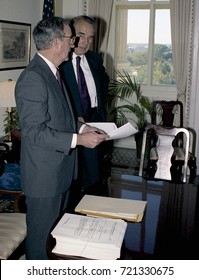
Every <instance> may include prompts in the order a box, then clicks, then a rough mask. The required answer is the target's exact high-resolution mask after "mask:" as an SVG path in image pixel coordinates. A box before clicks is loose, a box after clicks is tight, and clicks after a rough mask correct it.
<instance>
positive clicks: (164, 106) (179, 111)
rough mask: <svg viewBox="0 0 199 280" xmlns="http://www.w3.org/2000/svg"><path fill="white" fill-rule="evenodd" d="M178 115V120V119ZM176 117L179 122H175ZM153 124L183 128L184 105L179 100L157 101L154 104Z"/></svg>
mask: <svg viewBox="0 0 199 280" xmlns="http://www.w3.org/2000/svg"><path fill="white" fill-rule="evenodd" d="M177 115H178V118H177V117H176V116H177ZM175 117H176V119H177V120H178V122H177V121H176V122H175ZM151 122H152V124H156V125H162V126H166V127H172V126H177V127H183V104H182V102H181V101H179V100H171V101H166V100H155V101H153V103H152V115H151Z"/></svg>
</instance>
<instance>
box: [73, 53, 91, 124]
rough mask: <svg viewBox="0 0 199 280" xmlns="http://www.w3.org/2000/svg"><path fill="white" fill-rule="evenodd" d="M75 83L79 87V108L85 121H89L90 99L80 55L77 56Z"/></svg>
mask: <svg viewBox="0 0 199 280" xmlns="http://www.w3.org/2000/svg"><path fill="white" fill-rule="evenodd" d="M76 60H77V83H78V88H79V94H80V99H81V108H82V113H83V116H82V117H83V118H84V120H85V121H89V116H90V111H91V101H90V96H89V93H88V88H87V85H86V80H85V76H84V73H83V71H82V68H81V66H80V60H81V57H80V56H77V57H76Z"/></svg>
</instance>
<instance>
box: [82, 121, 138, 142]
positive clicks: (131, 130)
mask: <svg viewBox="0 0 199 280" xmlns="http://www.w3.org/2000/svg"><path fill="white" fill-rule="evenodd" d="M87 124H88V125H90V126H94V127H97V128H99V129H102V130H104V131H105V132H106V133H107V134H108V136H109V138H107V140H113V139H120V138H125V137H128V136H131V135H133V134H135V133H136V132H138V130H137V129H136V128H135V127H134V126H133V125H132V124H131V123H130V122H128V123H126V124H124V125H123V126H121V127H119V128H117V126H116V124H115V123H113V122H94V123H87Z"/></svg>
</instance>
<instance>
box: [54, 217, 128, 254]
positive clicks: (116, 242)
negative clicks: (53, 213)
mask: <svg viewBox="0 0 199 280" xmlns="http://www.w3.org/2000/svg"><path fill="white" fill-rule="evenodd" d="M126 227H127V223H126V222H124V221H122V220H119V219H118V220H114V219H106V218H94V217H87V216H82V215H75V214H68V213H66V214H64V216H63V217H62V218H61V220H60V221H59V223H58V224H57V226H56V227H55V228H54V230H53V231H52V232H51V234H52V236H53V237H54V238H55V239H56V246H55V247H54V249H53V253H57V254H65V255H73V256H80V257H85V258H89V259H117V258H119V257H120V250H121V245H122V242H123V239H124V234H125V231H126Z"/></svg>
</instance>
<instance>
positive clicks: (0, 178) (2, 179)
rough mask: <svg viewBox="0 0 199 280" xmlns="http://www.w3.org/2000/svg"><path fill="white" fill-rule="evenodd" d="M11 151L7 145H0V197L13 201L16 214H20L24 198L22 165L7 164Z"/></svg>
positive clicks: (15, 163)
mask: <svg viewBox="0 0 199 280" xmlns="http://www.w3.org/2000/svg"><path fill="white" fill-rule="evenodd" d="M9 151H10V148H9V146H8V145H7V144H6V143H0V195H1V196H2V197H5V199H7V198H10V199H13V201H14V203H13V208H14V209H13V210H14V212H20V209H19V205H20V204H19V201H20V200H21V199H23V196H24V194H23V192H22V190H21V186H20V165H19V163H17V162H7V159H8V158H9V157H8V154H9Z"/></svg>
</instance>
